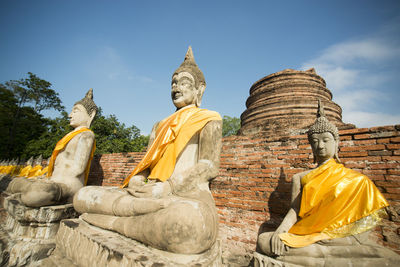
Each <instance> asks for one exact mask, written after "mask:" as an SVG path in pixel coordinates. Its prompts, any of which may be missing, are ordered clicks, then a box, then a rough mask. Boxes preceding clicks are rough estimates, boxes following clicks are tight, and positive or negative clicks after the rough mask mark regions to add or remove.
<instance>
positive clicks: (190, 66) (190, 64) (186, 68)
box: [172, 46, 206, 87]
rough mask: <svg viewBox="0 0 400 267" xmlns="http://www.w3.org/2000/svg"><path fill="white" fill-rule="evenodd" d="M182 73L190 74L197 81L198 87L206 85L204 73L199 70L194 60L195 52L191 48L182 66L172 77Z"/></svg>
mask: <svg viewBox="0 0 400 267" xmlns="http://www.w3.org/2000/svg"><path fill="white" fill-rule="evenodd" d="M180 72H189V73H190V74H191V75H192V76H193V77H194V79H195V84H196V87H198V86H199V85H201V84H203V85H206V81H205V79H204V75H203V72H202V71H201V70H200V69H199V67H198V66H197V64H196V61H195V60H194V56H193V50H192V47H191V46H189V48H188V50H187V52H186V55H185V59H184V60H183V62H182V64H181V65H180V66H179V68H177V69H176V70H175V71H174V74H172V76H174V75H175V74H178V73H180Z"/></svg>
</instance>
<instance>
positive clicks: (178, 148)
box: [122, 105, 222, 187]
mask: <svg viewBox="0 0 400 267" xmlns="http://www.w3.org/2000/svg"><path fill="white" fill-rule="evenodd" d="M212 120H222V119H221V116H220V115H219V114H218V113H217V112H215V111H209V110H206V109H200V108H198V107H196V106H194V105H191V106H187V107H184V108H182V109H180V110H178V111H177V112H175V113H174V114H172V115H171V116H169V117H167V118H166V119H164V120H162V121H161V122H160V123H159V125H158V127H157V129H156V137H155V139H154V141H153V143H152V144H151V146H150V148H149V149H148V151H147V153H146V154H145V155H144V157H143V159H142V160H141V161H140V162H139V164H138V165H137V166H136V168H135V169H134V170H133V171H132V172H131V174H130V175H129V176H128V177H127V178H126V179H125V180H124V183H123V185H122V187H125V186H127V185H128V183H129V180H130V179H131V177H132V176H134V175H136V174H138V173H140V172H141V171H143V170H145V169H147V168H149V169H150V175H149V176H148V179H158V180H160V181H163V182H164V181H166V180H167V179H168V178H169V177H170V176H171V174H172V173H173V171H174V169H175V163H176V159H177V158H178V156H179V154H180V153H181V152H182V150H183V149H184V148H185V146H186V144H187V143H188V142H189V140H190V139H191V138H192V136H193V135H194V134H195V133H196V132H198V131H199V130H201V129H202V128H203V127H204V126H205V125H206V124H207V123H208V122H209V121H212Z"/></svg>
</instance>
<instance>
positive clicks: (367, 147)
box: [339, 144, 385, 151]
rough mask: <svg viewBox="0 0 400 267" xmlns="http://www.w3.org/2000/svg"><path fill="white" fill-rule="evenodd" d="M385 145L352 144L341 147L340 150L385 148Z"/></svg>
mask: <svg viewBox="0 0 400 267" xmlns="http://www.w3.org/2000/svg"><path fill="white" fill-rule="evenodd" d="M384 149H385V145H383V144H379V145H367V146H351V147H341V148H339V150H340V151H362V150H384Z"/></svg>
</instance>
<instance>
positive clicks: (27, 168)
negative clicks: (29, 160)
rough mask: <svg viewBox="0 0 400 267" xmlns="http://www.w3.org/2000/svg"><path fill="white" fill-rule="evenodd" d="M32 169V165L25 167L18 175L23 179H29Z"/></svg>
mask: <svg viewBox="0 0 400 267" xmlns="http://www.w3.org/2000/svg"><path fill="white" fill-rule="evenodd" d="M31 169H32V166H31V165H28V166H26V167H24V168H23V169H22V170H21V171H20V172H19V174H18V176H21V177H28V174H29V171H30V170H31Z"/></svg>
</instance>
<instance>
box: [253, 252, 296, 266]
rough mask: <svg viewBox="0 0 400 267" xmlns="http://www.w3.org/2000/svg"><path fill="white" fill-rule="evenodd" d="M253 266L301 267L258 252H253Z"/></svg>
mask: <svg viewBox="0 0 400 267" xmlns="http://www.w3.org/2000/svg"><path fill="white" fill-rule="evenodd" d="M253 259H254V267H302V266H301V265H296V264H291V263H283V262H281V261H277V260H275V259H273V258H270V257H268V256H265V255H262V254H260V253H257V252H254V253H253Z"/></svg>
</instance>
